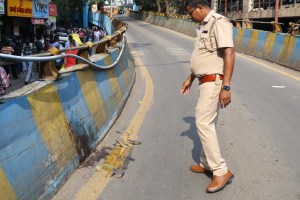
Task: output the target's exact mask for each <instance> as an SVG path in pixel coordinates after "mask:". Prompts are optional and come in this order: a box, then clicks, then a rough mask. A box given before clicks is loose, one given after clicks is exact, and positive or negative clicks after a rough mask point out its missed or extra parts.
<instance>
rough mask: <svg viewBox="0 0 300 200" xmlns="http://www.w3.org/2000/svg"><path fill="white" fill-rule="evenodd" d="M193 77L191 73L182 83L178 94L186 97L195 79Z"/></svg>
mask: <svg viewBox="0 0 300 200" xmlns="http://www.w3.org/2000/svg"><path fill="white" fill-rule="evenodd" d="M195 78H196V77H195V75H194V74H193V73H191V74H190V75H189V76H188V78H187V79H186V80H185V81H184V82H183V84H182V86H181V90H180V93H181V94H183V95H187V94H188V93H189V92H190V88H191V86H192V84H193V81H194V79H195Z"/></svg>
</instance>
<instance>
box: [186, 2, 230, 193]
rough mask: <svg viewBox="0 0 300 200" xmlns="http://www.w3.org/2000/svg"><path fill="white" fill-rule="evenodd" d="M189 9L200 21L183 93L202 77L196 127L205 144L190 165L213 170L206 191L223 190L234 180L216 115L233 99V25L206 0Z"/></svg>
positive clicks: (189, 5) (201, 170)
mask: <svg viewBox="0 0 300 200" xmlns="http://www.w3.org/2000/svg"><path fill="white" fill-rule="evenodd" d="M185 9H186V11H187V12H188V14H189V15H190V16H191V18H192V20H193V21H194V22H196V23H199V24H200V27H199V29H197V38H196V42H195V48H194V51H193V53H192V55H191V60H190V61H191V62H190V68H191V74H190V75H189V76H188V78H187V79H186V80H185V81H184V83H183V84H182V87H181V93H182V94H183V95H187V94H188V93H189V91H190V87H191V85H192V83H193V81H194V79H196V78H197V79H198V80H199V89H198V93H199V94H198V102H197V105H196V109H195V116H196V126H197V132H198V134H199V137H200V140H201V143H202V147H201V157H200V163H199V164H197V165H192V166H190V170H191V171H192V172H196V173H206V172H212V173H213V177H212V181H211V183H210V184H209V185H208V187H207V188H206V192H208V193H213V192H217V191H219V190H222V189H223V188H224V187H225V186H226V185H227V184H228V183H230V182H231V181H232V179H233V174H232V173H231V172H230V171H229V170H228V168H227V164H226V162H225V160H224V159H223V158H222V156H221V152H220V147H219V143H218V138H217V134H216V128H215V123H216V118H217V114H218V112H219V109H220V107H221V108H225V107H226V106H228V104H229V103H230V102H231V92H230V81H231V76H232V73H233V68H234V56H235V55H234V48H233V38H232V34H233V30H232V24H231V23H230V21H229V20H228V19H227V18H225V17H224V16H222V15H220V14H217V13H215V11H213V10H211V9H210V7H209V4H208V2H207V1H206V0H188V1H187V2H186V3H185Z"/></svg>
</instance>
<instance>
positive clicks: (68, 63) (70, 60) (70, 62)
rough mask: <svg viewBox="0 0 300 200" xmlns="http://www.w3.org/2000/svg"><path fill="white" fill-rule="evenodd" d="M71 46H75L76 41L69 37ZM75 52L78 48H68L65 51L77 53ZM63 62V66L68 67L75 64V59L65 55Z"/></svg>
mask: <svg viewBox="0 0 300 200" xmlns="http://www.w3.org/2000/svg"><path fill="white" fill-rule="evenodd" d="M72 47H76V42H75V40H74V39H71V41H70V48H72ZM77 53H78V50H70V49H68V50H67V51H66V54H75V55H77ZM64 64H65V68H68V67H70V66H73V65H76V59H75V58H72V57H66V58H65V63H64Z"/></svg>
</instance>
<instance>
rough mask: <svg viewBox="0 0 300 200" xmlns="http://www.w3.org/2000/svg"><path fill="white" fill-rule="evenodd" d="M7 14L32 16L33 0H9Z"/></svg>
mask: <svg viewBox="0 0 300 200" xmlns="http://www.w3.org/2000/svg"><path fill="white" fill-rule="evenodd" d="M7 16H15V17H32V1H31V0H14V1H7Z"/></svg>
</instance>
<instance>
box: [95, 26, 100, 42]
mask: <svg viewBox="0 0 300 200" xmlns="http://www.w3.org/2000/svg"><path fill="white" fill-rule="evenodd" d="M99 40H100V32H99V30H98V29H97V28H96V30H95V32H94V42H99Z"/></svg>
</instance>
